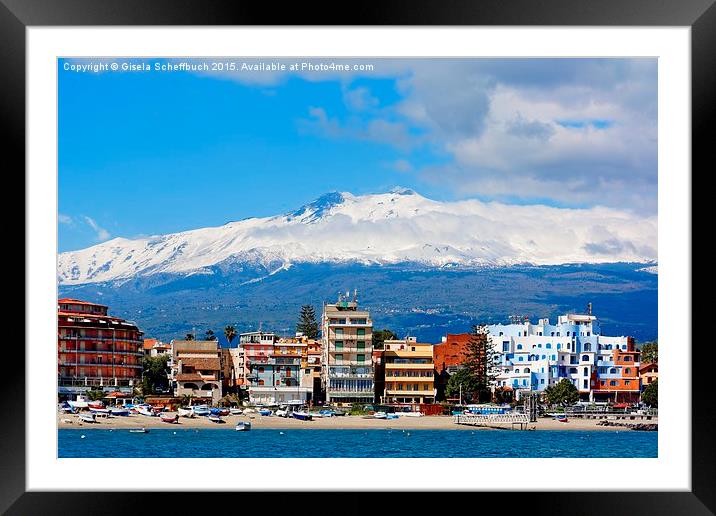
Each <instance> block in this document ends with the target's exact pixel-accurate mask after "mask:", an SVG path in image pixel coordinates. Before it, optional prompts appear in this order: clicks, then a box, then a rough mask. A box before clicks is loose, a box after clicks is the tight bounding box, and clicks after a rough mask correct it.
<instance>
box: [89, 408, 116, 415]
mask: <svg viewBox="0 0 716 516" xmlns="http://www.w3.org/2000/svg"><path fill="white" fill-rule="evenodd" d="M89 410H90V412H91V413H92V414H96V415H98V416H109V415H110V414H111V411H110V410H109V409H108V408H96V407H90V408H89Z"/></svg>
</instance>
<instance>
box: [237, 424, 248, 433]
mask: <svg viewBox="0 0 716 516" xmlns="http://www.w3.org/2000/svg"><path fill="white" fill-rule="evenodd" d="M249 430H251V423H249V422H248V421H239V422H238V423H236V431H237V432H248V431H249Z"/></svg>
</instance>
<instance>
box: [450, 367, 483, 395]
mask: <svg viewBox="0 0 716 516" xmlns="http://www.w3.org/2000/svg"><path fill="white" fill-rule="evenodd" d="M461 392H462V399H463V401H465V402H467V403H470V402H472V401H477V400H479V398H480V384H479V383H478V382H477V380H476V378H475V376H474V375H473V374H472V373H471V372H470V370H469V369H467V368H466V367H461V368H460V369H458V370H457V371H456V372H454V373H453V374H451V375H450V379H449V380H448V383H447V386H446V387H445V394H446V395H447V397H448V398H457V397H458V396H460V393H461Z"/></svg>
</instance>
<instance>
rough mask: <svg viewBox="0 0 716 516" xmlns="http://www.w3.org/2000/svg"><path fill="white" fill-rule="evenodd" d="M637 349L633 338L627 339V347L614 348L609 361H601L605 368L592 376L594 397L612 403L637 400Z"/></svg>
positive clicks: (638, 391)
mask: <svg viewBox="0 0 716 516" xmlns="http://www.w3.org/2000/svg"><path fill="white" fill-rule="evenodd" d="M639 356H640V353H639V351H636V348H635V346H634V339H633V338H631V337H629V338H628V339H627V349H626V350H622V349H614V350H613V352H612V355H611V362H601V363H600V364H601V365H600V367H602V368H603V369H604V370H605V373H604V374H599V375H597V377H595V378H593V379H592V381H593V383H594V386H593V388H592V390H593V391H594V398H595V399H599V400H606V401H613V402H614V403H619V402H623V403H632V402H638V401H639V396H640V392H641V385H640V379H639Z"/></svg>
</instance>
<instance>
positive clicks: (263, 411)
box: [259, 409, 273, 416]
mask: <svg viewBox="0 0 716 516" xmlns="http://www.w3.org/2000/svg"><path fill="white" fill-rule="evenodd" d="M259 414H260V415H262V416H270V415H271V414H273V411H272V410H271V409H261V410H259Z"/></svg>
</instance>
